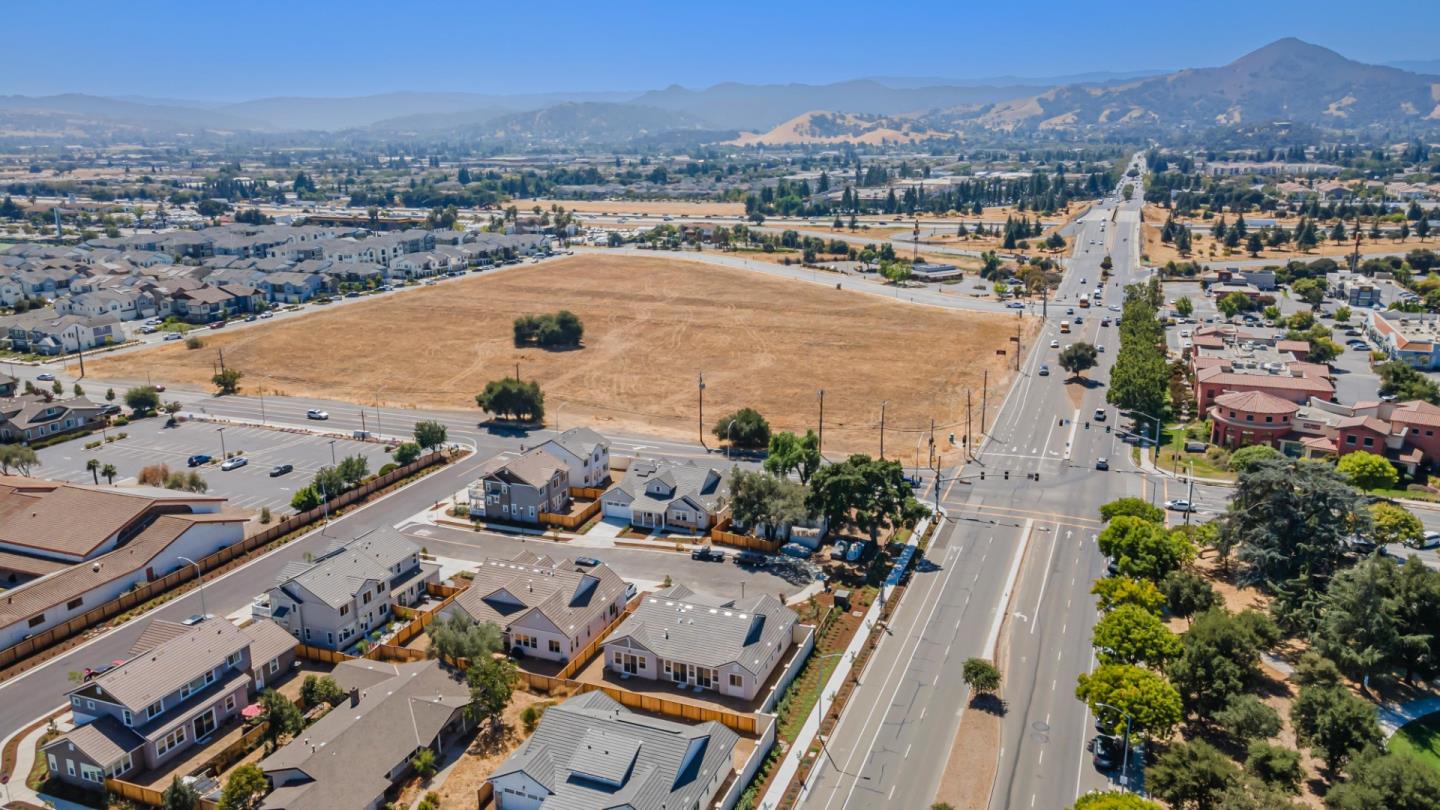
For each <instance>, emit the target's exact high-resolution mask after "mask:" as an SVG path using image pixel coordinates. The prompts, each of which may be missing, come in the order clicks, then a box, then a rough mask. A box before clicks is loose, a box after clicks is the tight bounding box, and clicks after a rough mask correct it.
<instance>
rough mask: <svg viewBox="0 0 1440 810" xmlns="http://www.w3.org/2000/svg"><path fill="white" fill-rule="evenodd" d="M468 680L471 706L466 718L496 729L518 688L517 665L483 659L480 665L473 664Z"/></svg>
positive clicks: (479, 662)
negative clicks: (516, 683) (516, 684)
mask: <svg viewBox="0 0 1440 810" xmlns="http://www.w3.org/2000/svg"><path fill="white" fill-rule="evenodd" d="M465 680H466V681H467V682H468V683H469V684H470V705H468V706H466V707H465V713H466V716H467V717H469V719H470V721H471V722H473V723H476V724H480V723H484V724H486V725H488V726H490V727H492V728H493V727H494V725H495V723H497V722H498V721H499V720H500V716H501V715H502V714H503V713H504V712H505V707H506V706H508V705H509V704H510V694H511V692H512V691H513V689H514V686H515V665H514V664H512V663H510V661H509V660H507V659H503V658H501V659H496V658H494V657H491V656H488V655H487V656H484V657H482V658H480V659H479V660H478V661H475V660H471V662H470V667H469V669H467V670H466V671H465Z"/></svg>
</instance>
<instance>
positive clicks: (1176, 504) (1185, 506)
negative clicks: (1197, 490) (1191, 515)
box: [1165, 498, 1195, 512]
mask: <svg viewBox="0 0 1440 810" xmlns="http://www.w3.org/2000/svg"><path fill="white" fill-rule="evenodd" d="M1165 508H1166V509H1169V510H1170V511H1172V512H1194V511H1195V504H1193V503H1190V502H1189V501H1187V500H1185V499H1184V498H1171V499H1170V500H1168V501H1166V502H1165Z"/></svg>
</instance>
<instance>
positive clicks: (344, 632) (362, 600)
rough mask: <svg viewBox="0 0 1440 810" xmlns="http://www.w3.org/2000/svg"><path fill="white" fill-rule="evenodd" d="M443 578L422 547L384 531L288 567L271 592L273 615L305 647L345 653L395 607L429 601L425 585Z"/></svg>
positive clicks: (438, 568) (391, 616) (390, 613)
mask: <svg viewBox="0 0 1440 810" xmlns="http://www.w3.org/2000/svg"><path fill="white" fill-rule="evenodd" d="M439 579H440V566H439V565H437V564H435V563H427V562H421V560H420V547H419V546H417V545H415V544H414V543H412V542H410V541H409V540H407V539H405V538H404V537H403V536H402V535H401V534H400V533H399V532H395V531H389V530H381V531H377V532H374V533H372V534H369V535H365V536H363V537H360V538H358V539H355V540H350V541H348V542H341V543H337V544H335V545H333V546H331V547H330V548H329V549H327V550H326V551H325V553H323V554H321V555H320V556H319V557H317V558H315V559H314V560H312V561H310V562H305V561H296V562H293V563H290V564H289V565H287V566H285V567H284V568H283V569H281V571H280V575H279V576H278V577H277V578H276V582H275V586H274V587H272V588H271V589H270V591H269V608H268V614H269V617H270V618H271V619H273V620H274V621H275V622H276V623H277V624H279V625H280V626H281V627H284V628H285V629H286V630H289V631H290V634H291V635H293V636H294V637H295V638H297V639H299V640H300V641H303V642H304V643H306V644H312V645H314V646H316V647H324V648H326V649H331V650H343V649H346V648H348V647H351V646H353V645H354V644H356V643H357V642H359V641H360V640H361V639H363V638H364V637H365V636H366V634H368V633H370V632H371V631H374V630H377V629H379V628H381V627H384V626H385V625H386V623H388V622H389V621H390V620H391V618H393V615H394V614H393V612H392V611H391V606H392V605H397V604H398V605H404V606H407V607H408V606H410V605H413V604H415V603H417V602H419V601H421V600H422V599H424V597H425V592H426V588H425V586H426V584H427V583H432V582H438V581H439Z"/></svg>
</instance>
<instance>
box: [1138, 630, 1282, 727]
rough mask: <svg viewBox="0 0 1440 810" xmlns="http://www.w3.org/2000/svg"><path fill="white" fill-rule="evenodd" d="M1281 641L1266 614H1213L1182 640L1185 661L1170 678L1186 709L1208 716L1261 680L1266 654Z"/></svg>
mask: <svg viewBox="0 0 1440 810" xmlns="http://www.w3.org/2000/svg"><path fill="white" fill-rule="evenodd" d="M1279 638H1280V633H1279V631H1278V630H1277V629H1276V628H1275V625H1274V623H1273V622H1272V621H1271V620H1270V619H1269V617H1267V616H1265V615H1264V614H1263V613H1257V612H1255V611H1253V610H1247V611H1244V612H1242V613H1236V614H1232V613H1229V612H1227V611H1226V610H1225V609H1224V608H1212V609H1210V610H1207V611H1205V612H1204V613H1201V614H1199V615H1197V616H1196V617H1195V620H1194V621H1193V622H1192V623H1191V624H1190V629H1189V630H1188V631H1187V632H1186V633H1185V635H1183V636H1181V637H1180V648H1181V652H1180V655H1179V657H1177V658H1176V659H1175V660H1173V661H1171V662H1170V665H1169V666H1168V667H1167V668H1166V672H1167V673H1168V674H1169V675H1170V679H1171V681H1172V682H1174V684H1175V688H1176V689H1178V690H1179V692H1180V694H1181V695H1182V696H1183V697H1184V700H1185V708H1186V709H1187V710H1188V711H1191V712H1194V713H1196V714H1199V715H1201V716H1207V715H1210V714H1213V713H1214V712H1217V711H1219V710H1220V709H1222V708H1224V707H1225V706H1226V705H1227V704H1228V703H1229V702H1230V700H1231V699H1232V698H1234V697H1235V696H1236V695H1239V694H1241V693H1243V692H1245V691H1247V690H1249V689H1250V688H1251V687H1252V686H1253V685H1254V684H1255V683H1256V682H1257V681H1258V680H1259V678H1260V653H1261V651H1262V650H1264V649H1266V648H1267V647H1269V646H1271V645H1273V644H1274V643H1275V642H1276V641H1278V640H1279Z"/></svg>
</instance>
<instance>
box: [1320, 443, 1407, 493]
mask: <svg viewBox="0 0 1440 810" xmlns="http://www.w3.org/2000/svg"><path fill="white" fill-rule="evenodd" d="M1335 469H1336V470H1337V471H1338V472H1339V473H1340V474H1341V475H1344V476H1345V477H1346V478H1348V479H1349V480H1350V483H1352V484H1354V485H1355V486H1357V487H1359V488H1361V489H1367V490H1369V489H1394V488H1395V485H1396V484H1397V483H1399V482H1400V473H1398V472H1396V470H1395V465H1393V464H1391V463H1390V462H1389V461H1388V460H1387V459H1386V458H1385V457H1384V456H1381V455H1376V454H1375V453H1367V452H1366V451H1364V450H1357V451H1355V452H1353V453H1346V454H1345V455H1343V456H1341V457H1340V460H1339V461H1337V462H1335Z"/></svg>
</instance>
